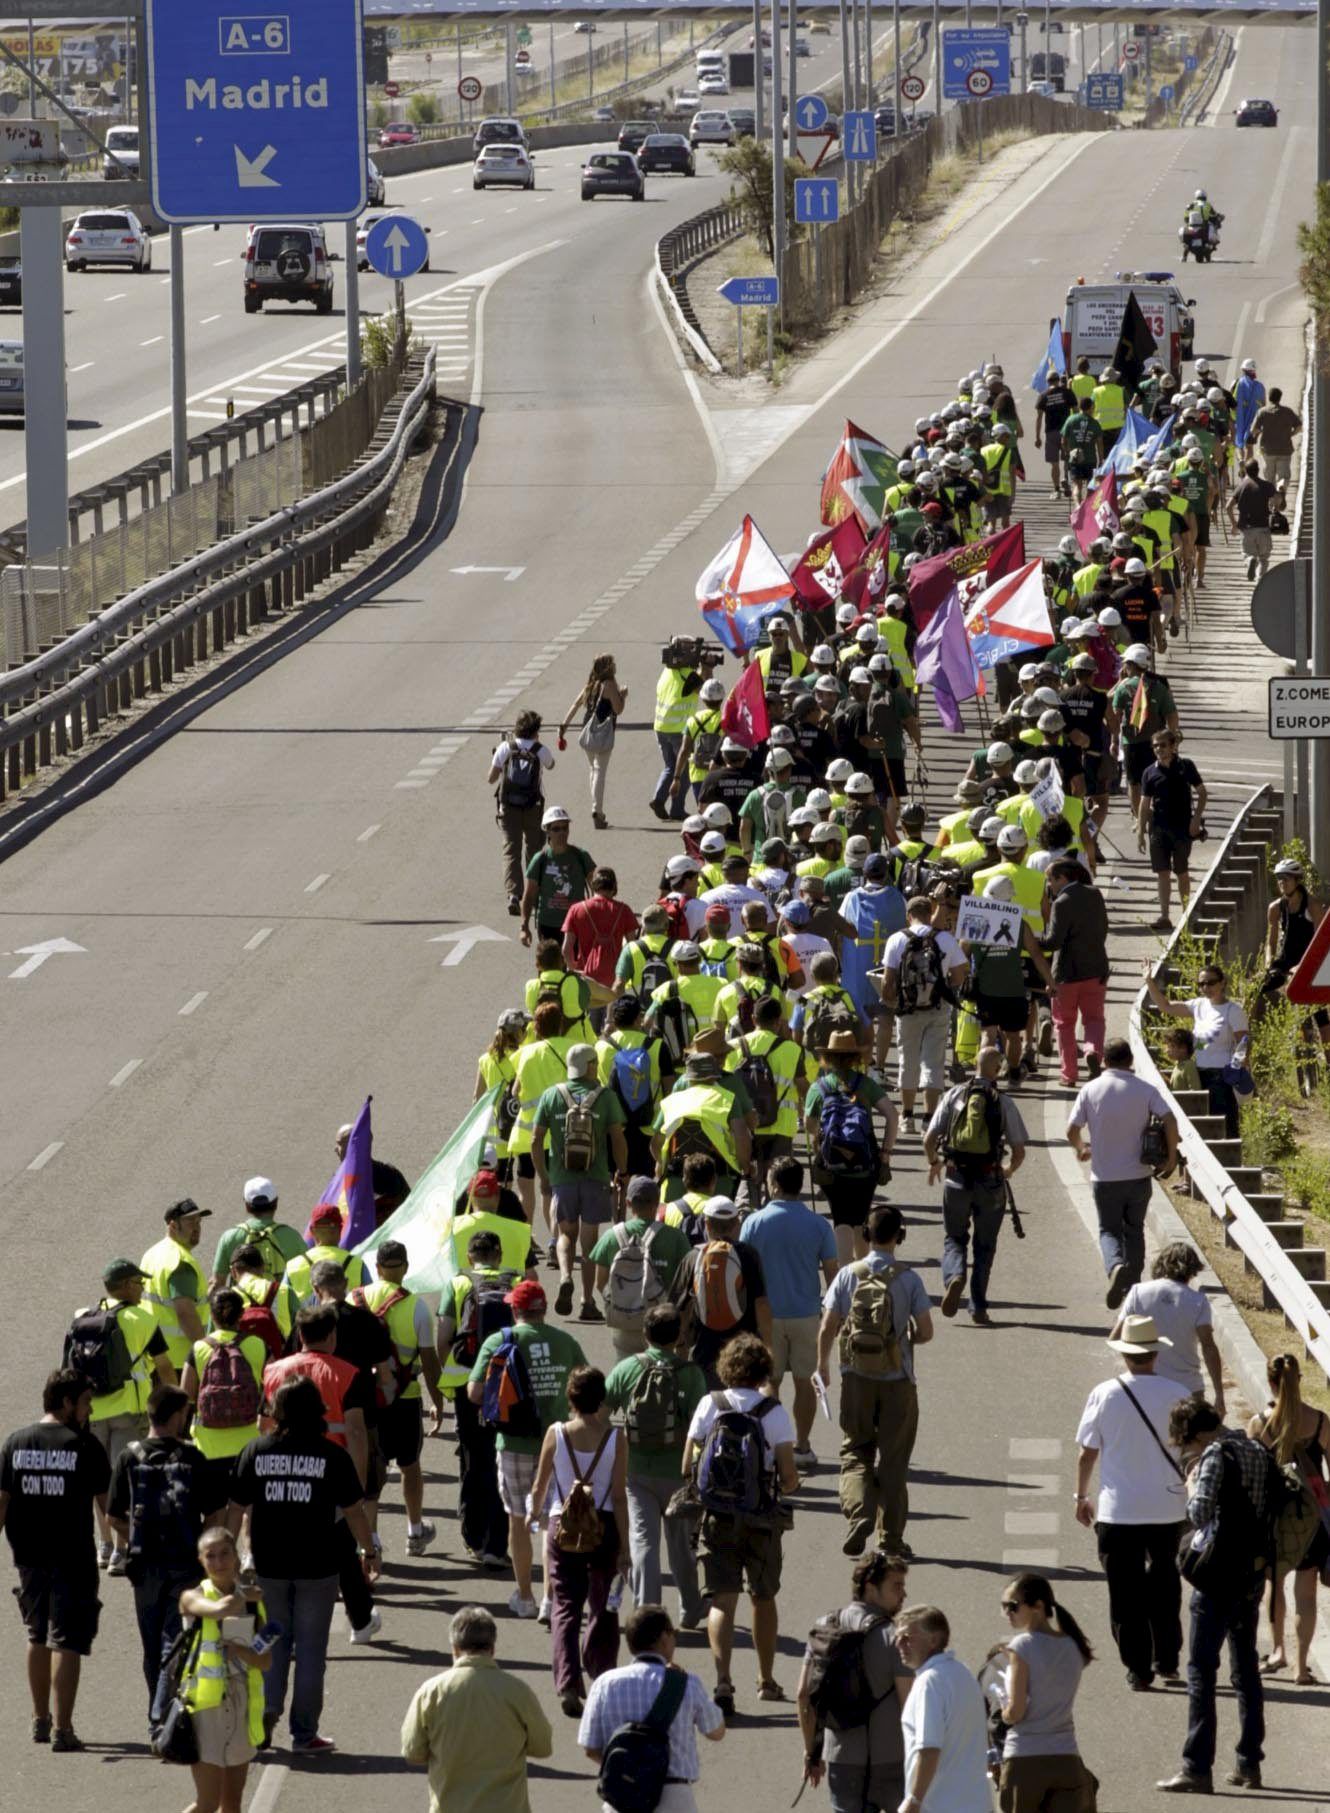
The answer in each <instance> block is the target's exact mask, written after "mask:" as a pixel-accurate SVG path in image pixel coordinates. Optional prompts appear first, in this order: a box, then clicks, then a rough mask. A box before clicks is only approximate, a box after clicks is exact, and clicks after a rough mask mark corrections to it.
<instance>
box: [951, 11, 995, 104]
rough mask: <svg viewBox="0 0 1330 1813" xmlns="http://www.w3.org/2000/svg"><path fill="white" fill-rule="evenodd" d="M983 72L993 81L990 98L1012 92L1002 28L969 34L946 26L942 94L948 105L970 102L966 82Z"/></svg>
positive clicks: (990, 27) (991, 28)
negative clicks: (972, 75)
mask: <svg viewBox="0 0 1330 1813" xmlns="http://www.w3.org/2000/svg"><path fill="white" fill-rule="evenodd" d="M972 69H982V70H983V71H984V73H985V74H986V75H987V76H989V77H990V78H991V80H992V83H993V86H992V87H991V88H990V89H989V91H988V92H989V93H990V94H1010V92H1011V39H1010V37H1009V36H1008V34H1007V29H1006V27H1005V26H1003V27H1001V28H1000V29H999V28H998V27H997V26H992V25H985V26H976V27H975V28H974V29H973V30H972V31H962V30H957V29H956V28H955V27H954V26H948V27H947V29H946V30H945V31H944V32H943V34H942V94H943V97H944V99H946V100H949V101H965V100H969V99H970V98H971V96H970V91H969V89H968V88H967V87H966V86H965V78H966V76H968V75H969V73H970V71H971V70H972Z"/></svg>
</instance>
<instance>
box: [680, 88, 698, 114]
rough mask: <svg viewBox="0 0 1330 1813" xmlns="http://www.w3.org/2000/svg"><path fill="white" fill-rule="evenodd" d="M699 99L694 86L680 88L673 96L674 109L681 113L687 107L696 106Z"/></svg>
mask: <svg viewBox="0 0 1330 1813" xmlns="http://www.w3.org/2000/svg"><path fill="white" fill-rule="evenodd" d="M701 99H702V97H701V95H700V94H699V93H698V92H697V90H696V88H681V89H680V90H679V92H678V94H676V95H675V97H674V105H675V110H676V111H677V112H679V113H682V112H683V111H684V110H685V109H686V108H688V107H696V106H697V104H698V102H699V101H700V100H701Z"/></svg>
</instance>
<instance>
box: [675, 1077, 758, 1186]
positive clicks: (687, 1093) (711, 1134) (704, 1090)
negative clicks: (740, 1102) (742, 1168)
mask: <svg viewBox="0 0 1330 1813" xmlns="http://www.w3.org/2000/svg"><path fill="white" fill-rule="evenodd" d="M733 1117H734V1097H733V1096H732V1095H731V1094H730V1092H729V1090H728V1089H721V1088H720V1087H719V1086H718V1085H717V1084H715V1083H693V1084H690V1085H689V1087H688V1088H687V1089H678V1090H676V1091H675V1092H674V1094H673V1095H667V1096H666V1097H665V1099H664V1101H663V1102H662V1103H661V1105H660V1114H659V1119H660V1127H659V1129H658V1131H659V1132H660V1133H662V1134H663V1135H664V1141H665V1146H664V1152H665V1155H668V1150H669V1143H670V1137H671V1135H672V1134H674V1133H675V1132H676V1131H677V1129H678V1128H679V1127H680V1126H682V1125H683V1123H684V1122H685V1121H694V1122H696V1123H697V1124H698V1125H699V1126H700V1127H701V1129H702V1131H703V1132H704V1133H705V1134H706V1136H707V1140H708V1142H709V1143H710V1145H711V1146H712V1147H714V1149H715V1153H716V1157H717V1159H718V1161H719V1162H720V1163H721V1164H722V1165H724V1167H725V1168H726V1170H727V1171H731V1172H735V1173H737V1172H738V1169H739V1154H738V1152H737V1151H736V1150H735V1146H734V1135H733V1134H732V1133H731V1131H730V1121H731V1120H732V1118H733Z"/></svg>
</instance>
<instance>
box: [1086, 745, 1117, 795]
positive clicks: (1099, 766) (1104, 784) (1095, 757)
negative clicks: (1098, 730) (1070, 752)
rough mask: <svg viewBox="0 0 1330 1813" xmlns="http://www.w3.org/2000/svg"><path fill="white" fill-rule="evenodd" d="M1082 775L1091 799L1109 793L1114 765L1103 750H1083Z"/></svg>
mask: <svg viewBox="0 0 1330 1813" xmlns="http://www.w3.org/2000/svg"><path fill="white" fill-rule="evenodd" d="M1081 773H1082V774H1083V775H1084V776H1085V791H1086V792H1087V793H1088V794H1090V795H1091V797H1093V796H1095V795H1097V794H1101V793H1107V792H1108V789H1109V783H1110V781H1111V780H1112V775H1113V765H1112V763H1111V762H1110V761H1109V758H1108V757H1107V756H1106V755H1105V754H1104V752H1103V751H1102V750H1101V749H1085V750H1082V752H1081Z"/></svg>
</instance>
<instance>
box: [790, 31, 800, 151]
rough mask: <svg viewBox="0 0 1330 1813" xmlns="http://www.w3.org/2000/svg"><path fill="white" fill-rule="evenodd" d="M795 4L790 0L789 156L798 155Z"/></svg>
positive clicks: (797, 78)
mask: <svg viewBox="0 0 1330 1813" xmlns="http://www.w3.org/2000/svg"><path fill="white" fill-rule="evenodd" d="M797 4H798V0H790V89H789V101H790V156H791V157H798V155H799V122H798V120H797V119H796V118H795V113H796V112H797V110H798V106H799V70H798V65H797V62H796V53H797V49H798V46H797V44H796V42H795V40H796V36H797V28H798V14H797V11H796V7H797Z"/></svg>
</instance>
